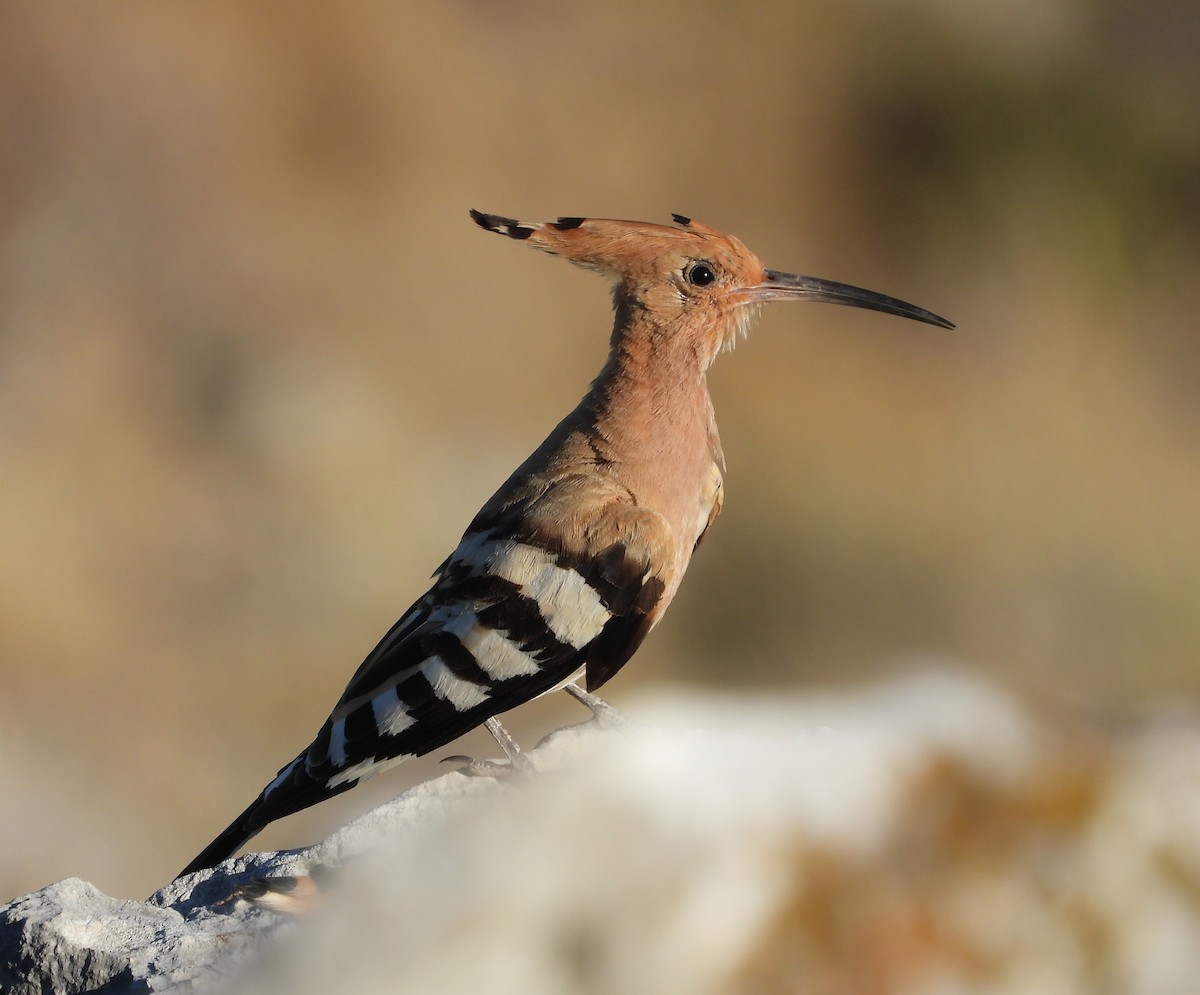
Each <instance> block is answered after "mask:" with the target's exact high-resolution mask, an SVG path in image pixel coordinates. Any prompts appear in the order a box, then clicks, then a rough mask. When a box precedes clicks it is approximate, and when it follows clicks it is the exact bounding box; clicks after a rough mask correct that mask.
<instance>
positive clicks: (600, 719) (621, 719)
mask: <svg viewBox="0 0 1200 995" xmlns="http://www.w3.org/2000/svg"><path fill="white" fill-rule="evenodd" d="M563 690H564V691H566V692H567V694H569V695H570V696H571V697H572V698H574V699H575V700H576V701H577V702H579V704H581V705H583V706H584V707H586V708H587V709H588V711H590V712H591V713H592V721H593V722H595V723H596V725H597V726H599V727H600V728H601V729H620V728H621V726H623V725H626V724H627V723H628V722H629V720H628V719H627V718H625V716H624V715H622V714H621V713H620V712H618V711H617V710H616V709H615V708H613V707H612V705H610V704H609V703H608V702H607V701H605V700H604V699H603V698H601V697H600V696H599V695H595V694H592V693H591V692H590V691H585V690H584V689H583V688H582V687H580V686H579V684H578V683H577V682H575V681H572V682H571V683H570V684H566V685H564V686H563Z"/></svg>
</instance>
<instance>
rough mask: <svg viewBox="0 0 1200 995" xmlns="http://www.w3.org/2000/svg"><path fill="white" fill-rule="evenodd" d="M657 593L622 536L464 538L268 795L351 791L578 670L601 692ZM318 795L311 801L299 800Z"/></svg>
mask: <svg viewBox="0 0 1200 995" xmlns="http://www.w3.org/2000/svg"><path fill="white" fill-rule="evenodd" d="M662 589H663V585H662V582H661V581H660V580H658V579H657V578H655V577H653V576H651V575H650V571H649V565H648V563H647V562H646V559H645V558H644V557H642V556H639V555H637V554H635V553H631V551H630V550H628V549H627V548H626V547H625V546H624V545H622V544H613V545H611V546H609V547H608V548H606V549H605V550H604V551H603V552H602V553H600V554H599V555H598V556H595V557H588V558H574V557H570V556H567V555H565V554H563V553H554V552H550V551H547V550H545V549H543V548H541V547H539V546H535V545H531V544H529V543H526V542H518V541H515V540H512V539H503V538H498V537H496V536H494V535H493V534H492V533H490V532H484V533H480V534H475V535H469V536H468V537H466V538H465V539H464V540H463V542H462V543H461V544H460V545H459V547H458V549H457V550H456V551H455V552H454V554H453V555H452V556H451V557H450V559H448V560H447V561H446V563H445V564H443V566H442V568H441V569H440V571H439V574H438V578H437V580H436V582H435V583H434V586H433V587H432V588H431V590H430V591H429V593H428V594H427V595H426V596H425V597H424V598H422V599H421V600H420V601H418V602H417V604H416V605H414V606H413V608H412V609H411V610H410V611H409V612H408V614H406V615H405V616H404V617H403V618H402V619H400V621H399V622H397V623H396V625H395V626H393V628H392V629H391V631H390V632H389V633H388V634H387V635H386V636H385V637H384V638H383V640H381V641H380V643H379V645H378V646H376V648H375V649H374V650H373V651H372V652H371V654H370V655H369V656H368V657H367V659H366V660H365V661H363V664H362V666H361V667H360V668H359V670H358V672H357V673H356V674H355V676H354V678H353V679H352V680H351V681H350V684H349V685H348V686H347V688H346V690H345V692H344V693H343V695H342V698H341V700H340V701H339V702H338V704H337V706H336V707H335V709H334V710H333V713H332V714H331V715H330V717H329V719H328V720H327V721H326V723H325V725H324V727H323V728H322V729H321V732H320V733H319V734H318V736H317V737H316V739H315V740H313V743H312V745H311V746H309V748H308V749H307V750H306V751H305V752H304V753H303V754H301V756H300V757H297V759H296V760H295V761H293V763H292V764H289V765H288V766H287V767H285V768H284V769H283V770H282V771H280V774H279V776H278V777H277V778H276V779H275V781H274V782H272V784H271V785H270V786H269V787H268V788H267V790H266V791H265V792H264V801H265V802H267V804H268V806H269V807H270V808H272V809H273V808H275V804H273V803H275V802H276V800H275V798H273V795H275V794H276V793H278V794H279V795H280V797H279V799H278V804H280V805H281V806H282V807H287V808H290V807H291V806H289V805H288V804H287V802H286V801H285V798H286V796H287V795H288V794H290V793H291V792H292V791H295V790H296V789H300V791H299V793H300V794H303V795H308V794H309V791H311V789H312V788H313V787H317V788H318V790H319V791H320V790H321V789H324V791H336V790H338V789H340V788H343V787H349V786H351V785H353V784H355V783H357V782H358V781H359V780H361V779H363V778H364V777H369V776H371V775H373V774H377V773H379V772H380V771H382V770H386V769H387V768H388V767H391V766H394V765H395V764H398V763H401V762H403V761H404V760H407V759H409V758H410V757H414V756H421V755H423V754H425V753H428V752H429V751H430V750H434V749H437V748H438V747H441V746H444V745H446V744H447V743H449V742H451V741H452V740H454V739H457V738H458V737H459V736H461V735H463V734H464V733H466V732H467V731H469V730H470V729H473V728H474V727H475V726H477V725H479V724H481V723H482V722H483V721H484V720H485V719H487V718H488V717H490V716H492V715H496V714H499V713H501V712H504V711H507V710H509V709H510V708H513V707H515V706H517V705H519V704H521V703H523V702H526V701H529V700H530V699H532V698H535V697H537V696H538V695H540V694H543V693H545V692H547V691H550V690H552V689H554V688H555V687H557V686H559V685H561V684H563V683H565V682H566V681H568V680H570V679H571V678H572V677H574V676H575V675H576V674H577V673H578V672H579V671H580V670H586V672H587V675H588V685H589V687H592V688H595V687H598V686H599V685H600V684H602V683H603V682H604V681H605V680H607V679H608V677H610V676H611V675H612V674H613V673H615V672H616V671H617V669H619V668H620V666H621V665H622V664H623V663H624V662H625V661H626V660H628V658H629V657H630V656H631V655H632V653H633V652H634V650H635V649H636V648H637V646H638V645H639V644H640V642H641V640H642V639H643V638H644V637H645V634H646V632H647V631H648V629H649V627H650V617H651V612H652V611H653V608H654V606H655V604H656V603H657V601H658V598H659V596H660V595H661V593H662ZM305 788H308V790H304V789H305ZM296 801H300V798H297V799H296ZM311 803H312V802H311V801H309V800H308V799H307V798H305V799H304V800H303V802H302V803H301V807H305V806H307V805H308V804H311ZM277 817H278V816H275V815H273V816H272V818H277Z"/></svg>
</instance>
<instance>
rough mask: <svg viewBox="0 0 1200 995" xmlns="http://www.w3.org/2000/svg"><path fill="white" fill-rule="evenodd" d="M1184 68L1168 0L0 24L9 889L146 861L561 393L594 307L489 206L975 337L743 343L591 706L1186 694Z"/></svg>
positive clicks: (338, 814) (716, 377)
mask: <svg viewBox="0 0 1200 995" xmlns="http://www.w3.org/2000/svg"><path fill="white" fill-rule="evenodd" d="M1197 51H1200V7H1198V6H1197V5H1196V4H1194V3H1191V2H1188V0H1150V2H1148V3H1146V2H1143V3H1138V4H1134V3H1132V2H1128V0H1049V2H1047V0H1037V2H1032V0H1016V2H1013V0H1006V2H1003V3H1001V2H999V0H993V2H985V0H980V2H968V0H959V2H953V0H910V2H905V0H851V2H837V3H832V2H821V0H811V2H792V3H763V4H755V5H744V6H743V5H727V4H715V3H714V4H706V3H700V4H697V3H694V2H693V3H676V2H664V3H659V4H653V5H643V4H626V3H616V4H609V5H590V6H584V5H567V4H560V3H550V2H535V3H525V4H519V5H512V6H507V5H496V4H489V3H483V2H465V0H455V2H446V3H440V4H434V5H418V4H405V3H395V4H380V3H375V4H371V3H357V2H354V3H343V4H338V5H317V4H294V3H259V4H253V5H245V4H236V3H231V2H230V3H207V4H203V5H200V4H193V5H150V4H106V5H76V6H61V5H34V4H6V5H4V6H3V7H0V476H2V483H0V536H2V539H0V675H2V677H3V682H2V691H0V807H2V808H3V810H4V812H5V813H6V816H5V818H4V819H3V820H0V854H3V859H2V860H0V900H3V899H6V898H8V897H10V896H13V895H17V894H20V893H22V892H25V891H29V890H32V889H35V888H38V887H40V886H42V885H44V884H46V883H48V882H50V881H53V880H57V879H60V878H63V877H68V876H80V877H84V878H87V879H88V880H90V881H92V882H94V883H95V884H97V885H98V886H99V887H100V888H102V889H103V890H105V891H108V892H110V893H113V894H118V895H127V896H129V897H141V896H144V895H146V894H148V893H149V892H151V891H152V890H154V889H155V888H156V887H158V886H159V885H161V884H162V883H164V882H165V881H167V880H169V879H170V877H171V876H172V875H173V874H174V873H175V872H176V871H177V870H178V869H179V868H180V867H181V866H182V865H183V864H184V863H185V862H186V861H187V860H188V859H190V858H191V857H192V856H193V855H194V853H195V852H196V851H198V850H199V848H200V847H201V846H202V845H203V844H205V843H207V842H208V840H209V839H210V838H211V837H212V836H214V835H215V834H216V832H217V831H218V830H220V829H221V828H223V827H224V826H225V824H226V823H227V822H228V821H229V820H230V819H231V818H232V817H233V816H234V815H235V814H236V813H237V812H238V811H240V810H241V808H242V807H244V805H245V804H247V803H248V802H249V801H250V800H251V798H253V797H254V795H255V794H256V793H257V792H258V791H259V789H260V788H261V787H262V785H263V784H264V783H265V782H266V780H268V779H269V778H270V776H272V775H273V774H274V772H275V770H276V769H277V768H278V767H279V766H280V765H282V764H283V763H284V762H286V761H287V760H289V759H290V758H291V757H292V756H293V755H294V754H295V752H296V751H297V750H298V749H299V748H300V747H302V746H303V745H304V744H305V743H307V742H308V739H309V738H310V737H311V735H312V734H313V733H314V732H315V731H316V729H317V728H318V726H319V724H320V722H321V721H322V720H323V718H324V717H325V715H326V713H327V710H328V708H329V706H330V705H331V704H332V703H333V701H334V700H335V699H336V697H337V696H338V694H339V693H340V691H341V689H342V687H343V685H344V683H345V681H346V680H347V679H348V678H349V676H350V674H351V673H352V672H353V670H354V668H355V667H356V666H357V664H358V663H359V661H360V660H361V658H362V657H363V656H364V655H365V654H366V652H367V651H368V650H369V649H370V648H371V647H372V646H373V645H374V643H375V641H376V639H377V638H378V637H379V636H381V635H382V634H383V633H384V632H385V631H386V629H387V628H388V627H389V626H390V625H391V623H392V622H393V621H394V619H395V618H396V617H397V616H398V615H399V614H400V612H401V611H402V610H403V609H404V608H405V607H407V605H408V604H409V603H410V602H411V601H412V600H413V599H414V598H416V597H417V596H418V595H420V594H421V593H422V592H423V591H424V590H425V585H426V578H427V577H428V575H429V574H430V572H431V571H432V569H433V568H434V567H435V566H436V565H437V564H438V563H439V562H440V561H441V559H442V558H443V557H444V556H445V555H446V553H447V552H448V551H449V550H450V548H452V546H453V545H454V543H455V542H456V541H457V539H458V537H459V535H460V534H461V531H462V529H463V528H464V527H465V525H466V523H467V522H468V521H469V519H470V517H471V516H472V515H473V514H474V512H475V510H476V509H477V508H478V506H479V505H480V504H481V503H482V502H483V501H484V500H485V499H486V498H487V497H488V495H489V494H490V493H491V492H492V490H493V489H494V488H495V487H496V486H497V485H498V484H499V483H500V481H501V480H503V479H504V477H505V476H506V475H507V474H508V472H509V471H510V470H511V469H512V468H513V467H514V466H515V465H516V464H517V463H518V462H519V461H520V460H521V459H523V458H524V457H525V456H526V455H527V454H528V452H529V451H530V450H532V449H533V447H534V446H536V445H537V444H538V443H539V442H540V441H541V439H542V437H543V436H544V434H545V433H546V432H547V431H548V430H549V429H550V428H551V427H552V426H553V425H554V424H555V422H556V421H557V420H558V419H559V418H560V417H561V416H562V415H563V414H565V413H566V412H567V411H568V410H569V409H570V408H571V407H572V406H573V405H574V403H575V402H576V401H577V400H578V398H579V396H580V395H581V394H582V393H583V391H584V389H585V387H586V385H587V383H588V381H589V379H590V378H591V377H592V376H593V375H594V373H595V372H596V371H597V370H598V369H599V366H600V364H601V362H602V360H603V356H604V351H605V346H606V343H607V336H608V331H609V328H610V315H609V313H608V298H607V290H606V288H605V287H604V286H603V285H602V284H601V283H600V282H599V281H597V280H596V278H595V277H594V276H592V275H590V274H587V273H584V272H582V271H579V270H576V269H573V268H571V267H568V266H565V265H563V264H562V263H561V262H559V261H556V260H552V259H550V258H548V257H545V256H541V255H539V254H536V253H531V252H528V251H526V250H524V249H522V247H520V246H518V245H514V244H512V243H510V242H506V241H504V240H502V239H499V238H497V237H495V236H493V235H488V234H486V233H483V232H481V231H479V230H478V229H477V228H475V226H474V225H473V224H472V223H471V222H470V220H469V219H468V217H467V209H468V208H470V207H478V208H480V209H482V210H485V211H491V212H495V213H500V214H507V215H510V216H515V217H519V218H530V219H540V218H552V217H556V216H558V215H560V214H567V215H578V214H590V215H596V216H607V217H627V218H638V219H645V220H658V221H666V220H667V218H668V216H669V213H670V212H672V211H676V212H681V213H685V214H688V215H691V216H693V217H696V218H698V219H700V220H703V221H705V222H707V223H709V224H712V225H715V226H717V227H720V228H723V229H725V230H728V231H732V232H734V233H736V234H737V235H738V236H740V237H741V238H742V239H744V240H745V241H746V242H747V243H748V244H749V245H750V247H751V248H752V249H754V250H755V251H756V252H757V253H758V254H759V255H760V257H761V258H762V259H763V260H764V261H765V262H766V263H767V265H769V266H772V267H776V268H780V269H785V270H791V271H797V272H804V273H810V274H813V275H818V276H823V277H828V278H831V279H837V280H842V281H846V282H850V283H856V284H860V285H862V286H866V287H869V288H872V289H875V290H879V291H882V292H886V293H890V294H894V295H897V296H900V297H903V298H905V299H907V300H911V301H913V302H914V303H917V304H919V305H922V306H924V307H927V308H929V309H931V310H934V311H936V312H938V313H940V314H944V315H946V316H947V317H949V318H951V319H952V320H954V321H956V322H957V323H958V325H959V328H958V330H957V331H955V332H945V331H942V330H939V329H933V328H929V327H926V326H921V325H917V324H915V323H910V322H903V321H900V320H897V319H891V318H887V317H885V316H881V315H876V314H870V313H867V312H862V311H856V310H852V309H849V308H833V307H825V306H816V305H814V306H805V307H783V306H780V307H777V308H775V309H773V310H771V311H769V312H768V313H765V314H764V316H763V319H762V320H761V322H760V323H759V324H758V326H757V328H756V329H755V331H754V332H753V333H752V335H751V338H750V341H749V342H748V343H747V344H745V345H744V346H741V347H739V348H738V350H737V351H736V352H735V353H734V354H733V355H732V356H725V357H722V359H721V360H720V361H719V362H718V364H717V365H716V367H715V368H714V370H713V373H712V377H711V382H712V390H713V395H714V398H715V402H716V405H717V410H718V415H719V419H720V423H721V428H722V436H723V441H724V445H725V450H726V454H727V456H728V462H729V466H728V473H727V477H726V504H725V512H724V514H723V515H722V517H721V520H720V522H719V523H718V526H717V528H716V529H715V531H714V532H713V534H712V535H711V536H710V538H709V539H708V541H707V542H706V543H705V546H704V548H703V549H702V550H701V552H700V554H699V555H698V557H697V559H696V561H695V562H694V564H693V567H692V571H691V574H690V576H689V578H688V580H687V582H686V583H685V584H684V585H683V588H682V591H681V593H680V596H679V597H678V599H677V600H676V602H675V604H674V607H673V609H672V611H671V612H670V613H668V615H667V618H666V621H665V622H664V623H663V624H662V625H661V626H660V627H659V628H658V629H657V630H656V632H655V633H654V635H653V636H652V637H651V639H650V640H649V642H648V643H647V644H646V646H645V647H644V648H643V650H642V652H641V653H640V654H639V655H638V657H637V658H636V659H635V661H634V664H633V665H632V666H630V667H628V668H627V669H626V670H625V671H624V672H623V673H622V674H621V675H620V677H619V678H618V679H617V680H616V681H615V682H613V683H612V684H611V685H609V687H608V689H607V692H608V697H609V698H610V700H611V701H613V703H614V704H616V705H617V706H618V707H621V706H622V704H623V702H627V701H630V700H631V697H632V696H633V695H636V693H637V692H638V690H639V689H640V688H641V689H644V688H649V687H652V686H655V685H662V684H666V683H669V682H675V683H687V684H693V685H706V686H710V687H712V686H722V687H724V686H728V687H730V688H734V687H736V688H739V689H747V688H748V689H768V690H770V691H772V692H781V691H785V690H793V689H803V688H812V687H818V686H821V687H827V686H830V685H839V684H845V683H848V682H857V681H861V680H864V679H867V678H871V677H876V676H879V675H882V674H890V673H894V672H896V671H898V670H902V669H903V668H906V667H909V666H911V665H912V663H913V661H914V660H923V659H928V658H930V657H937V658H939V659H947V658H948V659H953V660H958V661H962V663H961V665H962V666H963V667H966V668H970V669H973V670H976V671H982V672H984V673H988V674H991V675H994V676H995V678H996V679H998V680H999V681H1001V682H1002V683H1004V684H1005V685H1006V686H1008V687H1009V688H1012V689H1014V690H1016V691H1017V692H1018V693H1019V694H1021V695H1022V696H1024V697H1025V698H1026V700H1029V701H1032V702H1035V703H1037V704H1038V705H1039V706H1040V707H1041V708H1042V709H1044V710H1045V711H1047V712H1052V713H1061V712H1069V713H1072V714H1079V713H1087V714H1094V713H1100V714H1110V713H1114V712H1116V713H1125V712H1127V711H1128V710H1130V709H1135V710H1141V709H1149V708H1154V707H1155V706H1157V705H1159V704H1161V703H1162V702H1164V701H1165V702H1177V701H1179V700H1185V701H1186V700H1190V699H1193V698H1194V697H1195V696H1196V695H1197V692H1198V691H1200V668H1198V667H1197V660H1198V659H1200V610H1198V609H1200V605H1198V602H1200V515H1198V514H1197V507H1196V506H1197V495H1198V494H1200V446H1198V445H1197V438H1196V427H1195V426H1196V424H1197V416H1198V415H1200V391H1198V390H1197V389H1196V386H1195V384H1196V378H1197V374H1198V373H1200V334H1198V329H1197V319H1196V305H1195V302H1194V290H1195V284H1196V280H1197V274H1198V273H1200V224H1198V222H1200V61H1198V60H1197V59H1196V52H1197ZM514 385H516V386H514ZM558 697H563V698H565V696H558ZM582 717H583V715H582V714H581V713H580V710H579V709H578V707H577V706H572V705H571V704H570V703H569V702H567V701H564V702H562V703H558V702H539V703H536V704H535V705H534V706H531V707H529V708H527V709H524V710H522V712H521V714H520V718H519V720H517V721H514V722H513V723H512V726H513V728H514V730H515V731H516V732H517V733H518V734H521V735H524V736H526V737H533V738H536V737H537V736H538V735H540V734H541V733H542V732H545V731H546V730H547V729H549V728H551V727H552V726H553V725H555V724H556V723H560V722H562V721H566V720H576V719H579V718H582ZM493 751H494V748H493V747H491V746H490V745H489V741H488V739H487V738H486V737H485V736H483V735H479V734H476V736H474V737H471V738H469V739H468V740H466V741H465V742H464V743H463V744H462V746H461V749H459V748H456V749H455V750H454V751H448V752H473V753H476V754H479V755H491V754H492V752H493ZM436 759H437V758H436V757H434V758H431V759H428V760H426V761H422V762H418V763H414V764H411V765H408V766H407V769H406V768H402V769H401V770H399V771H397V772H395V773H394V774H389V775H388V776H386V777H384V778H381V779H378V780H377V781H375V782H372V783H370V784H369V785H367V786H364V787H362V788H360V789H358V790H357V791H354V792H352V793H350V794H348V795H345V796H342V797H341V798H339V799H337V800H336V801H334V802H332V803H330V804H328V805H324V806H321V807H319V808H318V809H317V810H316V811H310V812H309V813H305V814H304V815H302V816H298V817H295V818H293V819H289V820H287V821H285V822H284V823H283V824H282V825H276V826H275V827H272V828H271V829H270V830H268V831H267V832H265V833H264V834H263V835H262V836H261V837H259V839H258V841H257V842H256V845H257V846H261V847H263V848H270V847H284V846H298V845H301V844H303V843H307V842H310V841H312V840H313V839H315V838H317V837H318V836H320V835H322V834H324V833H327V832H329V831H330V830H332V829H333V828H334V827H336V826H338V825H341V824H342V823H344V822H346V821H347V820H348V819H349V818H351V817H352V816H353V815H355V814H357V813H359V812H361V811H364V810H365V809H367V808H368V807H370V806H371V805H372V804H374V803H375V802H377V801H378V800H380V799H381V798H384V797H389V796H391V795H393V794H395V793H396V792H397V791H399V790H400V788H401V787H403V786H404V784H405V783H407V782H408V781H409V780H412V779H420V778H425V777H428V776H430V775H431V774H432V773H434V772H435V771H437V770H438V766H437V764H436ZM441 769H443V770H444V769H445V768H441ZM406 779H407V780H406Z"/></svg>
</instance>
